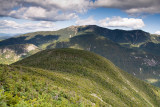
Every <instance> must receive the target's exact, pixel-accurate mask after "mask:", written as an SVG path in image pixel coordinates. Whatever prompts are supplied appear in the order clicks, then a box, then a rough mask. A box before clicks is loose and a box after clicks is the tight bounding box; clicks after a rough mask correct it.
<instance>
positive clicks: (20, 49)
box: [0, 44, 39, 64]
mask: <svg viewBox="0 0 160 107" xmlns="http://www.w3.org/2000/svg"><path fill="white" fill-rule="evenodd" d="M38 51H39V49H38V47H37V46H35V45H33V44H20V45H9V46H4V47H0V56H1V58H0V63H3V64H10V63H13V62H15V61H18V60H20V59H21V58H24V57H26V56H28V55H29V54H31V53H32V54H33V53H36V52H38Z"/></svg>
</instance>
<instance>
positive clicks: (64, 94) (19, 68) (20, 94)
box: [0, 48, 160, 107]
mask: <svg viewBox="0 0 160 107" xmlns="http://www.w3.org/2000/svg"><path fill="white" fill-rule="evenodd" d="M0 82H1V87H0V102H1V103H0V106H2V107H3V106H4V107H5V106H15V107H21V106H27V107H28V106H29V107H32V106H38V107H39V106H40V107H53V106H60V107H79V106H82V107H83V106H93V107H94V106H95V107H99V106H100V107H103V106H106V107H111V106H112V107H117V106H118V107H128V106H130V107H131V106H134V107H141V106H142V107H153V106H155V107H158V106H159V105H160V94H159V91H160V90H159V88H156V87H154V86H152V85H149V84H147V83H145V82H143V81H141V80H138V79H136V78H135V77H133V76H131V75H130V74H128V73H126V72H124V71H122V70H121V69H119V68H118V67H116V66H115V65H114V64H112V63H111V62H110V61H109V60H107V59H106V58H104V57H101V56H99V55H97V54H94V53H92V52H88V51H84V50H77V49H67V48H66V49H48V50H44V51H41V52H38V53H36V54H34V55H32V56H29V57H27V58H24V59H23V60H21V61H18V62H16V63H14V64H12V65H8V66H7V65H1V66H0Z"/></svg>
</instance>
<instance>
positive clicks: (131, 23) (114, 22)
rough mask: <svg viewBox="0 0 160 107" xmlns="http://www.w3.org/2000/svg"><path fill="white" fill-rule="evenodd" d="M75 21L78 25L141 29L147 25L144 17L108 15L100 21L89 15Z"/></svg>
mask: <svg viewBox="0 0 160 107" xmlns="http://www.w3.org/2000/svg"><path fill="white" fill-rule="evenodd" d="M75 23H76V24H77V25H99V26H102V27H123V28H131V29H140V28H142V27H144V26H145V24H144V22H143V20H142V19H136V18H121V17H113V18H109V17H107V18H105V19H102V20H98V21H96V20H94V19H93V17H89V18H87V19H78V20H77V21H76V22H75Z"/></svg>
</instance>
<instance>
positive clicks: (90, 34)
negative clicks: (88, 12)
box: [0, 25, 160, 86]
mask: <svg viewBox="0 0 160 107" xmlns="http://www.w3.org/2000/svg"><path fill="white" fill-rule="evenodd" d="M22 44H33V45H35V46H36V47H38V50H44V49H54V48H75V49H81V50H87V51H91V52H94V53H97V54H99V55H101V56H103V57H105V58H107V59H109V60H110V61H112V62H113V63H114V64H115V65H116V66H118V67H119V68H121V69H123V70H124V71H127V72H128V73H130V74H132V75H134V76H136V77H138V78H140V79H142V80H145V81H147V82H149V83H152V84H154V85H156V86H160V82H159V81H160V71H159V69H160V48H159V44H160V36H159V35H151V34H149V33H147V32H144V31H142V30H132V31H124V30H110V29H107V28H102V27H99V26H95V25H88V26H71V27H68V28H64V29H61V30H58V31H42V32H34V33H28V34H24V35H20V36H17V37H14V38H9V39H6V40H3V41H1V42H0V49H1V48H2V47H4V46H7V47H8V46H10V45H12V46H18V45H22ZM36 52H38V51H36ZM18 55H19V54H17V56H18ZM29 55H31V54H28V55H26V56H23V57H20V58H19V59H23V58H24V57H27V56H29ZM8 59H9V58H8ZM8 59H7V58H6V60H8ZM9 60H11V59H9ZM1 62H3V61H1ZM11 63H13V61H12V62H8V64H11Z"/></svg>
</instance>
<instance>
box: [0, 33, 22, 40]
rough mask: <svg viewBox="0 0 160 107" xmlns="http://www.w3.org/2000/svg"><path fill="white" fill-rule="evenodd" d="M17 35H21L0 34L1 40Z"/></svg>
mask: <svg viewBox="0 0 160 107" xmlns="http://www.w3.org/2000/svg"><path fill="white" fill-rule="evenodd" d="M16 35H19V34H6V33H0V40H4V39H8V38H11V37H13V36H16Z"/></svg>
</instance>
